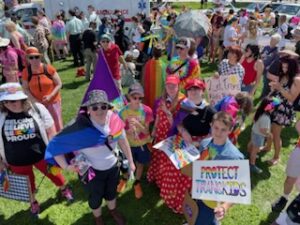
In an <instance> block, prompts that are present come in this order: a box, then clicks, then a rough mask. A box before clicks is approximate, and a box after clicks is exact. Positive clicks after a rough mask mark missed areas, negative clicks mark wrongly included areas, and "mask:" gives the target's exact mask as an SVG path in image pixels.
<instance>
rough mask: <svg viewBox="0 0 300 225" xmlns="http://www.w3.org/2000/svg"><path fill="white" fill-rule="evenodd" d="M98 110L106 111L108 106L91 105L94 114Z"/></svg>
mask: <svg viewBox="0 0 300 225" xmlns="http://www.w3.org/2000/svg"><path fill="white" fill-rule="evenodd" d="M99 109H101V110H103V111H104V110H108V109H109V106H108V105H93V106H92V110H93V111H94V112H96V111H97V110H99Z"/></svg>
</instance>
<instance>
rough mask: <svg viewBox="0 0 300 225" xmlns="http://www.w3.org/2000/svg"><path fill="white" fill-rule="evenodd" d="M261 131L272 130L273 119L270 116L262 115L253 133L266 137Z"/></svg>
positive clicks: (254, 125)
mask: <svg viewBox="0 0 300 225" xmlns="http://www.w3.org/2000/svg"><path fill="white" fill-rule="evenodd" d="M260 129H267V130H270V129H271V119H270V116H268V115H267V114H263V115H261V116H260V117H259V118H258V120H257V121H256V122H255V123H254V124H253V127H252V132H253V133H255V134H259V135H261V136H264V137H265V135H264V134H263V133H261V132H260Z"/></svg>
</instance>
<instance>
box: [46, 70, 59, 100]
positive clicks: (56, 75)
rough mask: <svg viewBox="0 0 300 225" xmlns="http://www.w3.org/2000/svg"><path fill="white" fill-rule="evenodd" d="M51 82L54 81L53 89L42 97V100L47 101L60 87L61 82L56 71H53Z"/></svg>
mask: <svg viewBox="0 0 300 225" xmlns="http://www.w3.org/2000/svg"><path fill="white" fill-rule="evenodd" d="M52 79H53V83H54V89H53V90H52V92H51V93H50V94H49V95H45V96H44V97H43V102H46V103H47V102H49V101H50V100H51V99H52V98H53V97H54V96H55V95H56V94H57V93H58V92H59V91H60V89H61V87H62V82H61V79H60V77H59V75H58V73H57V72H55V73H54V74H53V76H52Z"/></svg>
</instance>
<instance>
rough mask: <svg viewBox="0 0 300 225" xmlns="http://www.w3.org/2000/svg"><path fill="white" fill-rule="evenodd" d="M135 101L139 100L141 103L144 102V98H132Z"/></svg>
mask: <svg viewBox="0 0 300 225" xmlns="http://www.w3.org/2000/svg"><path fill="white" fill-rule="evenodd" d="M132 99H133V100H139V101H142V100H143V97H132Z"/></svg>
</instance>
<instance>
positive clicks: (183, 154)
mask: <svg viewBox="0 0 300 225" xmlns="http://www.w3.org/2000/svg"><path fill="white" fill-rule="evenodd" d="M153 148H156V149H159V150H161V151H163V152H164V153H166V154H167V156H168V157H169V158H170V160H171V161H172V163H173V164H174V166H175V167H176V168H177V169H181V168H183V167H185V166H187V165H189V164H190V163H191V162H194V161H195V160H197V159H198V158H199V151H198V149H197V148H196V147H195V146H194V145H191V144H187V143H185V141H184V140H183V139H182V137H181V136H178V135H177V136H172V137H169V138H167V139H165V140H163V141H161V142H159V143H157V144H156V145H154V146H153Z"/></svg>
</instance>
